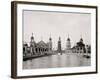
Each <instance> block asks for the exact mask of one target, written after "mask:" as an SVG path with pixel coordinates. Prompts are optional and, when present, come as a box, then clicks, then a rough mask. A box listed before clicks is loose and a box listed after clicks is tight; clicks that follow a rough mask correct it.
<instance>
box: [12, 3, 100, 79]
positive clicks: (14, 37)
mask: <svg viewBox="0 0 100 80" xmlns="http://www.w3.org/2000/svg"><path fill="white" fill-rule="evenodd" d="M17 4H31V5H32V4H34V5H46V6H59V7H76V8H78V7H79V8H90V9H92V8H93V9H96V25H95V26H96V71H94V72H80V73H63V74H49V75H48V74H47V75H30V76H18V75H17ZM97 44H98V7H97V6H90V5H89V6H88V5H73V4H58V3H41V2H25V1H12V2H11V77H12V78H15V79H17V78H32V77H34V78H35V77H50V76H65V75H80V74H94V73H97V72H98V67H97V66H98V65H97V63H98V54H97V51H98V46H97Z"/></svg>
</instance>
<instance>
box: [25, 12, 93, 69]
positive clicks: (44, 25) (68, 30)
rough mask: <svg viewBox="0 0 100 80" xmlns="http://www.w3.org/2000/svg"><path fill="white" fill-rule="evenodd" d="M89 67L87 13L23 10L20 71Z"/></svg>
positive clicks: (89, 50) (89, 38)
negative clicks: (21, 62) (21, 69)
mask: <svg viewBox="0 0 100 80" xmlns="http://www.w3.org/2000/svg"><path fill="white" fill-rule="evenodd" d="M82 66H91V14H89V13H75V12H54V11H52V12H50V11H34V10H23V69H35V68H39V69H40V68H57V67H59V68H61V67H82Z"/></svg>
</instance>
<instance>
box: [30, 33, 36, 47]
mask: <svg viewBox="0 0 100 80" xmlns="http://www.w3.org/2000/svg"><path fill="white" fill-rule="evenodd" d="M30 46H35V41H34V37H33V33H32V36H31V41H30Z"/></svg>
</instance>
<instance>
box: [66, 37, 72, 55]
mask: <svg viewBox="0 0 100 80" xmlns="http://www.w3.org/2000/svg"><path fill="white" fill-rule="evenodd" d="M70 51H71V42H70V38H69V36H68V38H67V43H66V52H67V53H69V52H70Z"/></svg>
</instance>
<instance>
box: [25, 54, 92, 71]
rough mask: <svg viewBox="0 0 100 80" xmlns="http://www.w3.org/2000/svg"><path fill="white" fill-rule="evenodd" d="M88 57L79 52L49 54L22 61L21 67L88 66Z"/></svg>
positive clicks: (89, 63) (89, 61) (89, 62)
mask: <svg viewBox="0 0 100 80" xmlns="http://www.w3.org/2000/svg"><path fill="white" fill-rule="evenodd" d="M90 65H91V60H90V58H84V57H83V56H82V55H79V54H62V55H58V54H57V55H51V56H45V57H40V58H35V59H32V60H27V61H24V62H23V69H34V68H56V67H78V66H90Z"/></svg>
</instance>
